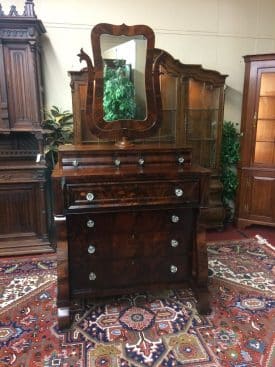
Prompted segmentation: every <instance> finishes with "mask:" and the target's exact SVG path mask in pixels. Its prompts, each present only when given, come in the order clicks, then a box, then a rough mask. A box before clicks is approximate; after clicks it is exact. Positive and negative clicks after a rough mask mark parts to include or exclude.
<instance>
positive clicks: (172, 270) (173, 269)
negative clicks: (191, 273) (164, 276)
mask: <svg viewBox="0 0 275 367" xmlns="http://www.w3.org/2000/svg"><path fill="white" fill-rule="evenodd" d="M170 271H171V273H176V272H177V271H178V268H177V267H176V265H171V266H170Z"/></svg>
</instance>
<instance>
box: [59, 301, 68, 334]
mask: <svg viewBox="0 0 275 367" xmlns="http://www.w3.org/2000/svg"><path fill="white" fill-rule="evenodd" d="M57 319H58V328H59V330H61V331H63V330H67V329H69V328H70V326H71V320H70V308H69V307H59V308H58V309H57Z"/></svg>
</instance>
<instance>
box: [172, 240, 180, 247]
mask: <svg viewBox="0 0 275 367" xmlns="http://www.w3.org/2000/svg"><path fill="white" fill-rule="evenodd" d="M170 243H171V246H172V247H178V245H179V241H177V240H171V242H170Z"/></svg>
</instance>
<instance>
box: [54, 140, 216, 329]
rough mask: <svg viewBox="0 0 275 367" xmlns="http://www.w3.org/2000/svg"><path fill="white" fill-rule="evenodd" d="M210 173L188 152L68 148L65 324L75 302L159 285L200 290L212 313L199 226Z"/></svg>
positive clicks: (62, 222) (58, 215)
mask: <svg viewBox="0 0 275 367" xmlns="http://www.w3.org/2000/svg"><path fill="white" fill-rule="evenodd" d="M208 181H209V171H208V170H206V169H203V168H199V167H195V166H192V164H191V152H190V149H188V148H184V147H180V146H175V145H170V144H161V145H155V144H151V145H142V146H138V147H137V146H135V147H132V148H128V149H127V151H125V150H121V149H118V148H116V147H115V146H114V145H106V146H105V145H102V144H100V145H95V146H65V147H63V148H62V149H60V151H59V165H58V166H57V167H56V168H55V170H54V172H53V184H54V192H55V204H56V205H55V222H56V228H57V235H58V246H57V247H58V310H59V326H60V327H61V328H65V327H67V326H69V308H70V300H71V299H72V298H74V297H82V296H88V295H89V296H103V295H115V294H121V293H127V292H132V291H136V290H146V289H152V288H156V287H174V286H183V285H184V284H186V283H188V284H189V285H192V286H193V287H194V289H195V290H196V291H197V295H198V297H199V305H198V306H199V310H200V311H202V312H207V311H208V309H209V306H208V298H207V256H206V245H205V239H204V232H203V230H202V229H201V230H200V229H199V228H198V227H197V222H198V216H199V213H200V208H201V207H203V206H205V205H206V203H207V194H208V183H209V182H208Z"/></svg>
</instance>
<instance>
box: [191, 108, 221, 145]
mask: <svg viewBox="0 0 275 367" xmlns="http://www.w3.org/2000/svg"><path fill="white" fill-rule="evenodd" d="M217 121H218V111H216V110H206V111H203V110H202V111H195V110H193V111H192V110H191V111H190V110H188V112H187V123H186V127H187V131H186V132H187V140H194V139H195V140H196V139H199V140H204V139H206V140H207V139H216V138H217Z"/></svg>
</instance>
